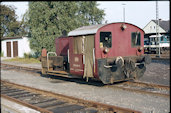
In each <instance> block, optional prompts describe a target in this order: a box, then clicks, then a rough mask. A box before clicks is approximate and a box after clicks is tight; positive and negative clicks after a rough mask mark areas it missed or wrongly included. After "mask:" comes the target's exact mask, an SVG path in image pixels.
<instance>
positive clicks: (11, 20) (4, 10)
mask: <svg viewBox="0 0 171 113" xmlns="http://www.w3.org/2000/svg"><path fill="white" fill-rule="evenodd" d="M0 9H1V11H0V20H1V26H0V30H1V34H0V35H1V37H3V36H14V35H17V34H18V29H19V22H17V21H16V19H17V15H16V14H15V8H14V7H12V6H6V5H1V4H0Z"/></svg>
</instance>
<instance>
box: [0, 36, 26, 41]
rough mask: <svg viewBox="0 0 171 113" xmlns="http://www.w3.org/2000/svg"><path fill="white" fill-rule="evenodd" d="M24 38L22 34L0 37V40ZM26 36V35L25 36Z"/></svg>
mask: <svg viewBox="0 0 171 113" xmlns="http://www.w3.org/2000/svg"><path fill="white" fill-rule="evenodd" d="M22 38H25V37H23V36H16V37H2V38H1V40H10V39H22ZM26 38H28V37H26Z"/></svg>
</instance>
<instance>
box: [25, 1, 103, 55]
mask: <svg viewBox="0 0 171 113" xmlns="http://www.w3.org/2000/svg"><path fill="white" fill-rule="evenodd" d="M97 6H98V4H97V3H96V2H95V1H88V2H62V1H58V2H56V1H55V2H29V13H28V17H29V19H28V25H29V28H30V29H29V31H30V34H31V45H30V46H31V48H32V49H33V50H35V51H36V52H38V53H40V52H41V48H42V47H45V48H46V49H47V50H48V51H55V46H54V39H55V38H56V37H60V36H61V35H62V32H63V31H66V33H68V32H70V31H71V30H74V29H75V28H78V27H80V26H84V25H92V24H100V23H101V22H102V20H103V16H104V15H105V14H104V11H103V10H100V9H98V8H97Z"/></svg>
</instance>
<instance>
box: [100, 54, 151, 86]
mask: <svg viewBox="0 0 171 113" xmlns="http://www.w3.org/2000/svg"><path fill="white" fill-rule="evenodd" d="M150 62H151V58H150V57H149V56H141V57H136V56H135V57H123V58H122V57H117V58H109V59H98V75H99V79H100V80H101V81H102V82H103V83H104V84H110V83H111V84H112V83H114V82H118V81H125V80H130V79H138V78H140V77H142V76H143V74H144V72H145V70H146V64H149V63H150Z"/></svg>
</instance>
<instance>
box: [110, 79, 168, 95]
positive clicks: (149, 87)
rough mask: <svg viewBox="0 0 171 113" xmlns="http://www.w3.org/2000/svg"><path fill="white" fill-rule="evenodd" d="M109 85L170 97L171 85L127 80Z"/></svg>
mask: <svg viewBox="0 0 171 113" xmlns="http://www.w3.org/2000/svg"><path fill="white" fill-rule="evenodd" d="M107 87H115V88H122V89H123V90H129V91H134V92H137V93H143V94H151V95H156V96H163V97H166V98H170V86H165V85H160V84H151V83H144V82H140V81H137V82H135V81H132V82H130V81H127V82H122V83H119V84H114V85H110V86H107Z"/></svg>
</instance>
